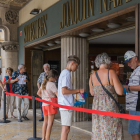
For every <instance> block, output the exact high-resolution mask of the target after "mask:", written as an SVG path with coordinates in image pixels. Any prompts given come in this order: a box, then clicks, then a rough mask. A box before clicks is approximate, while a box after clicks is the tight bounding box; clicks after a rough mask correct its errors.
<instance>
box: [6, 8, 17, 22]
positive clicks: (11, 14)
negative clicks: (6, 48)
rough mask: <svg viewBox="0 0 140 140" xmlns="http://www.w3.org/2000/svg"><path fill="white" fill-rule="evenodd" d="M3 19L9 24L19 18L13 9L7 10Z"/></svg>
mask: <svg viewBox="0 0 140 140" xmlns="http://www.w3.org/2000/svg"><path fill="white" fill-rule="evenodd" d="M5 19H6V21H7V22H9V23H10V24H16V23H17V22H18V19H19V17H18V13H17V12H16V11H14V10H9V11H7V12H6V14H5Z"/></svg>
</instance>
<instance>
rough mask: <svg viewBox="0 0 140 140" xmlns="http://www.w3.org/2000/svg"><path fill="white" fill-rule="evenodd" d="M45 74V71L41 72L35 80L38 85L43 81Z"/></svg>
mask: <svg viewBox="0 0 140 140" xmlns="http://www.w3.org/2000/svg"><path fill="white" fill-rule="evenodd" d="M45 76H47V74H46V72H42V73H41V74H40V76H39V78H38V80H37V83H40V85H41V84H42V83H43V81H44V78H45Z"/></svg>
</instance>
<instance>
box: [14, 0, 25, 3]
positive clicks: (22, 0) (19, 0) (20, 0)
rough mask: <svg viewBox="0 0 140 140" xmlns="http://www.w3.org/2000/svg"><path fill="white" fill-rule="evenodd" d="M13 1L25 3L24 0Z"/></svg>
mask: <svg viewBox="0 0 140 140" xmlns="http://www.w3.org/2000/svg"><path fill="white" fill-rule="evenodd" d="M14 2H16V3H25V2H26V0H14Z"/></svg>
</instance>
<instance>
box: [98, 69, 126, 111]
mask: <svg viewBox="0 0 140 140" xmlns="http://www.w3.org/2000/svg"><path fill="white" fill-rule="evenodd" d="M95 74H96V77H97V79H98V81H99V83H100V84H101V86H102V88H103V90H104V91H105V92H106V93H107V94H108V95H109V96H110V97H111V98H112V100H114V101H115V103H116V105H117V106H118V108H119V112H120V113H125V110H124V109H123V107H122V105H121V104H120V103H119V102H118V101H116V99H115V98H114V97H113V96H112V94H111V93H110V92H109V91H108V90H107V89H106V88H105V87H104V86H103V85H102V83H101V80H100V78H99V76H98V73H97V71H96V72H95Z"/></svg>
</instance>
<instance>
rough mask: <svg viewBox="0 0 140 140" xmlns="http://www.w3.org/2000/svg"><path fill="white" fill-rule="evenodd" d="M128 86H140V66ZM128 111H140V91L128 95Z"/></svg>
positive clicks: (132, 75)
mask: <svg viewBox="0 0 140 140" xmlns="http://www.w3.org/2000/svg"><path fill="white" fill-rule="evenodd" d="M128 85H129V86H138V85H140V66H138V67H137V68H136V69H135V70H134V71H133V73H132V74H131V76H130V78H129V84H128ZM126 110H128V111H140V91H130V92H128V94H126Z"/></svg>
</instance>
